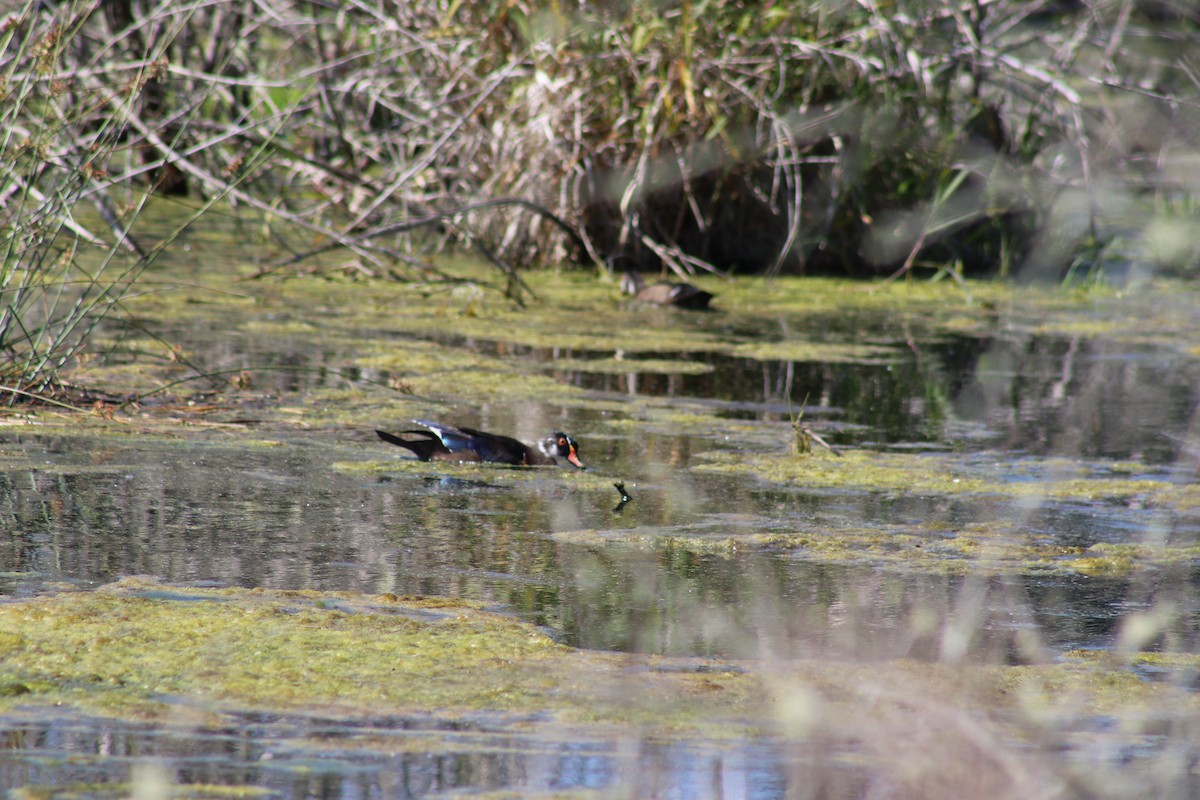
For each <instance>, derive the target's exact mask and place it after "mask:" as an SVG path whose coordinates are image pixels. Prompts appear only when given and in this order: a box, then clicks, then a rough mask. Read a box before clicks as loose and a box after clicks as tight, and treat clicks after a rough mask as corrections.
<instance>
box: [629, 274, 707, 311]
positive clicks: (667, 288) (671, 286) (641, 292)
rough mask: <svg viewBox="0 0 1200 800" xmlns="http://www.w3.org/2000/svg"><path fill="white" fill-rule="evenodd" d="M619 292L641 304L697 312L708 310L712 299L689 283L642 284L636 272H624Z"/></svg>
mask: <svg viewBox="0 0 1200 800" xmlns="http://www.w3.org/2000/svg"><path fill="white" fill-rule="evenodd" d="M621 291H623V292H625V294H631V295H633V297H634V299H635V300H640V301H641V302H643V303H654V304H655V305H659V306H676V307H678V308H687V309H690V310H692V311H699V310H702V309H705V308H708V302H709V301H710V300H712V299H713V296H712V294H711V293H710V292H706V291H704V290H703V289H698V288H696V287H695V286H692V285H691V284H690V283H676V282H671V283H668V282H665V281H664V282H662V283H652V284H650V285H649V286H647V285H645V283H643V282H642V276H641V274H640V273H637V272H626V273H625V274H624V276H623V277H622V278H621Z"/></svg>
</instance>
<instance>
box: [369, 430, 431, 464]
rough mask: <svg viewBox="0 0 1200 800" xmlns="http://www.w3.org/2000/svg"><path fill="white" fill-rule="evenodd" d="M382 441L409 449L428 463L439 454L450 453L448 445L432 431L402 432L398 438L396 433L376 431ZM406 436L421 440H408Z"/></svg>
mask: <svg viewBox="0 0 1200 800" xmlns="http://www.w3.org/2000/svg"><path fill="white" fill-rule="evenodd" d="M375 433H376V434H378V435H379V438H380V439H383V440H384V441H385V442H387V443H389V444H395V445H399V446H400V447H404V448H407V449H408V450H411V451H412V452H413V453H415V454H416V456H417V458H419V459H421V460H422V461H428V460H429V459H431V458H433V456H434V455H435V454H437V453H449V452H450V451H449V450H447V449H446V445H444V444H442V440H441V439H439V438H438V437H437V435H436V434H434V433H432V432H430V431H401V432H400V435H399V436H397V435H396V434H394V433H388V432H387V431H375ZM405 436H419V437H421V438H419V439H406V438H404V437H405Z"/></svg>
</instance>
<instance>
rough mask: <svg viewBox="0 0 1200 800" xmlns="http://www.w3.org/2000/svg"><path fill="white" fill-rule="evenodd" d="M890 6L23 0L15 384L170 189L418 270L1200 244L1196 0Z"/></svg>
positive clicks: (859, 265) (61, 334)
mask: <svg viewBox="0 0 1200 800" xmlns="http://www.w3.org/2000/svg"><path fill="white" fill-rule="evenodd" d="M886 10H887V13H886V14H885V13H882V11H881V10H880V9H877V8H875V7H874V5H873V4H871V3H806V2H800V1H799V0H781V2H776V3H773V4H771V5H770V6H769V7H765V8H764V7H760V6H758V5H751V6H746V5H744V4H740V3H734V2H730V1H729V0H700V1H691V0H678V1H677V2H661V3H649V2H628V3H586V2H583V3H573V4H564V3H548V4H547V3H538V2H533V1H532V0H488V1H487V2H480V3H457V2H435V1H434V0H427V1H423V2H416V3H383V2H381V3H362V2H359V3H349V4H334V5H323V4H317V3H304V2H290V1H289V0H269V1H268V2H249V0H204V1H203V2H200V1H196V2H188V3H182V4H180V3H168V4H161V3H155V2H151V1H150V0H112V2H107V3H104V4H101V5H99V6H96V5H95V4H90V3H82V2H74V3H71V2H68V3H62V4H57V5H56V4H46V3H37V2H32V1H31V2H27V3H25V4H24V5H23V6H21V7H19V8H18V9H17V10H16V11H14V12H11V13H9V14H7V15H6V16H4V17H3V18H0V31H2V34H0V37H2V38H0V78H2V80H3V81H4V83H3V92H4V100H5V102H4V103H3V104H2V106H0V118H2V119H3V122H4V127H3V131H2V132H0V148H2V149H0V156H2V158H0V199H2V200H3V203H2V204H0V205H2V207H3V209H4V210H3V212H2V218H3V231H4V239H3V244H4V251H3V252H4V262H3V269H4V278H3V290H4V298H5V303H6V309H7V310H6V311H5V312H4V313H3V326H2V328H0V334H2V335H0V346H2V349H3V352H4V354H5V363H6V366H5V368H4V379H5V383H6V385H9V386H10V387H12V388H15V389H17V390H18V391H22V392H23V391H29V392H34V393H38V392H44V391H46V390H48V389H49V387H50V386H51V384H52V383H53V379H52V378H50V379H49V380H48V379H47V377H48V376H50V375H52V374H53V373H54V371H55V370H56V369H58V368H61V367H62V366H63V365H65V364H67V363H70V361H71V359H72V358H74V357H75V356H77V355H78V353H79V349H80V347H81V346H82V343H83V342H84V341H86V338H87V334H88V332H89V331H90V330H91V329H92V327H93V326H94V325H95V324H96V323H97V322H98V321H99V320H102V319H103V318H104V317H105V315H106V314H109V313H111V312H112V310H113V308H114V307H115V306H114V304H115V303H116V302H117V298H118V296H119V294H120V293H121V291H122V290H123V289H122V287H126V288H127V287H128V285H129V283H130V281H133V280H136V279H137V277H138V276H139V275H140V274H141V271H142V270H144V269H145V267H146V264H147V260H146V259H147V258H148V257H150V256H152V255H153V252H154V249H155V248H156V247H159V248H161V247H162V246H164V244H165V242H164V241H162V240H161V239H160V240H159V241H155V242H146V243H144V244H139V243H140V237H139V236H138V235H137V231H136V230H135V229H136V227H137V226H136V217H137V213H138V209H139V208H140V203H141V202H142V200H141V198H143V197H144V196H145V193H146V192H151V193H156V194H162V195H171V196H174V197H177V198H186V199H187V201H188V202H191V203H192V205H193V207H194V208H196V209H202V208H203V207H204V205H205V204H206V203H211V202H213V201H214V200H215V199H217V198H225V199H226V200H227V204H228V211H229V213H235V214H236V213H241V212H242V211H251V212H253V213H254V214H255V216H256V217H257V218H260V219H261V218H264V217H265V218H266V220H267V223H268V230H269V233H270V235H271V237H272V239H273V241H274V242H275V244H276V245H277V246H278V247H279V248H280V251H281V253H280V258H279V260H278V262H277V264H278V265H279V266H283V265H286V266H288V267H289V268H290V269H297V268H305V266H304V260H305V258H306V256H308V255H311V254H312V253H314V252H317V251H319V250H321V249H326V248H329V247H340V248H344V249H345V251H346V252H347V253H348V254H349V256H350V263H351V264H352V266H353V267H354V269H355V270H357V271H358V272H359V273H360V274H369V275H379V276H398V277H401V278H424V277H428V276H430V275H433V274H436V272H437V270H435V269H434V266H433V264H432V263H431V262H430V261H429V259H428V258H426V256H427V254H429V253H430V252H434V251H437V250H439V249H441V248H443V247H446V246H450V245H453V246H472V247H476V248H478V249H479V250H480V251H481V252H483V253H484V254H485V255H487V256H488V257H489V258H491V259H493V260H494V261H495V262H496V263H497V264H499V265H501V266H502V267H503V268H504V269H505V272H506V274H507V276H508V284H509V288H510V289H511V290H513V291H520V280H519V277H518V273H517V272H516V268H517V267H519V266H524V265H528V264H537V263H561V262H562V261H563V260H570V261H573V262H575V263H582V264H604V263H611V262H612V261H613V260H615V259H616V258H617V257H625V258H628V259H632V261H633V263H634V264H636V265H638V266H640V267H642V268H662V269H671V270H674V271H675V272H678V273H681V274H688V273H693V272H695V271H697V270H712V271H734V270H741V271H767V272H772V273H776V272H812V271H822V272H838V273H842V274H851V275H871V274H893V275H901V274H908V273H911V272H913V271H915V270H918V269H922V268H935V269H938V270H941V271H943V272H948V273H949V274H952V275H955V276H957V275H960V274H979V273H998V274H1015V273H1018V272H1019V273H1020V274H1022V275H1023V276H1029V275H1034V276H1049V277H1051V278H1054V279H1059V278H1061V277H1062V276H1063V275H1065V274H1068V272H1070V274H1071V275H1073V276H1083V275H1088V274H1093V273H1094V272H1095V271H1096V270H1097V269H1098V268H1099V267H1105V266H1107V265H1109V264H1111V263H1113V262H1114V261H1116V260H1118V259H1119V260H1121V261H1123V262H1129V261H1133V262H1136V263H1145V264H1148V265H1150V266H1151V267H1154V268H1159V267H1161V266H1164V265H1165V266H1168V267H1170V268H1172V269H1178V270H1184V271H1187V270H1190V269H1191V268H1193V267H1194V266H1195V264H1196V262H1197V261H1198V260H1200V251H1198V249H1197V247H1196V246H1195V244H1194V242H1195V241H1196V240H1197V238H1198V237H1196V236H1195V235H1194V234H1195V229H1196V221H1195V215H1194V213H1191V212H1190V211H1189V210H1188V209H1192V208H1194V201H1193V200H1192V198H1193V197H1194V196H1195V195H1196V194H1197V193H1198V188H1200V187H1198V184H1200V177H1198V174H1197V172H1196V170H1195V169H1194V164H1195V163H1197V161H1198V158H1200V142H1198V141H1197V139H1200V124H1196V123H1197V109H1196V104H1195V103H1194V102H1192V101H1190V100H1189V99H1188V98H1189V97H1191V96H1193V95H1194V93H1195V91H1196V88H1197V78H1196V74H1197V72H1196V70H1195V69H1193V66H1192V65H1191V63H1190V53H1191V52H1192V51H1193V50H1194V49H1195V44H1196V33H1197V16H1196V14H1195V13H1194V11H1192V10H1190V9H1189V8H1188V7H1184V6H1171V5H1167V4H1162V3H1158V4H1149V3H1145V4H1143V3H1139V2H1134V1H1133V0H1130V2H1126V3H1121V4H1108V3H1099V2H1096V3H1073V4H1072V3H1051V2H1035V3H1015V2H986V3H985V2H977V1H975V0H971V1H970V2H964V3H948V2H934V3H931V2H926V1H925V0H899V1H898V2H894V3H890V4H888V6H887V9H886ZM506 199H508V200H512V201H513V202H495V201H503V200H506ZM85 208H86V209H88V210H89V214H90V217H91V218H93V219H94V218H95V216H97V214H96V213H95V212H94V211H92V209H95V211H98V212H99V214H98V215H99V217H100V218H101V219H104V220H107V222H105V223H102V224H97V223H95V222H91V223H87V224H85V223H84V222H83V219H84V215H82V214H80V213H77V212H78V211H80V210H82V209H85ZM563 222H565V223H566V224H567V226H568V227H569V228H571V229H573V230H574V231H576V232H577V233H578V234H579V235H578V236H572V235H569V234H566V233H564V226H563V225H562V224H561V223H563ZM84 248H86V249H88V251H89V252H90V253H91V254H92V255H94V254H95V253H97V252H99V253H103V254H105V255H104V256H103V257H102V258H101V259H100V265H99V266H97V267H95V268H94V269H92V270H90V271H86V270H85V271H81V269H80V264H81V263H82V262H81V260H80V258H79V254H80V252H81V251H82V249H84ZM297 265H299V266H297Z"/></svg>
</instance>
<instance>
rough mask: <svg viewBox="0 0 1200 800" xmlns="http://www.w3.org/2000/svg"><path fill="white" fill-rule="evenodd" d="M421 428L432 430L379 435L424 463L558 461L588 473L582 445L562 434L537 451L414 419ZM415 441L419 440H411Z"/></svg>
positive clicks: (504, 439)
mask: <svg viewBox="0 0 1200 800" xmlns="http://www.w3.org/2000/svg"><path fill="white" fill-rule="evenodd" d="M413 422H415V423H417V424H418V425H424V426H425V427H426V428H428V429H429V430H425V431H401V432H400V433H399V434H398V435H397V434H393V433H388V432H387V431H375V433H377V434H379V438H380V439H383V440H384V441H385V442H391V443H392V444H396V445H400V446H401V447H406V448H408V449H409V450H411V451H413V452H414V453H416V454H417V458H419V459H421V460H422V461H492V462H495V463H498V464H517V465H523V466H537V465H541V464H557V463H558V461H557V459H560V458H565V459H566V460H567V461H568V462H570V463H571V464H573V465H574V466H576V467H578V468H579V469H584V468H585V467H584V466H583V462H582V461H580V460H579V443H578V442H576V441H575V439H574V438H573V437H571V436H568V435H567V434H565V433H563V432H562V431H555V432H554V433H552V434H550V435H549V436H547V437H546V438H545V439H542V440H541V441H540V442H538V446H537V448H533V447H530V446H529V445H527V444H525V443H524V442H522V441H520V440H518V439H514V438H512V437H511V436H501V435H499V434H495V433H485V432H484V431H477V430H475V429H474V428H457V427H455V426H453V425H442V424H441V423H438V422H428V421H426V420H423V419H414V420H413ZM409 437H415V438H409Z"/></svg>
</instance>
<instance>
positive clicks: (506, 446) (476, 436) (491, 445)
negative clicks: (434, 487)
mask: <svg viewBox="0 0 1200 800" xmlns="http://www.w3.org/2000/svg"><path fill="white" fill-rule="evenodd" d="M457 430H458V432H459V433H464V434H466V435H467V436H468V437H469V442H468V446H469V448H470V449H471V450H473V451H475V452H476V453H478V454H479V460H480V461H494V462H496V463H497V464H528V463H530V460H529V448H528V447H526V446H525V443H524V442H521V441H519V440H517V439H514V438H512V437H511V436H501V435H499V434H496V433H488V432H486V431H477V430H475V429H474V428H458V429H457ZM442 441H445V439H444V438H443V440H442ZM447 446H449V445H447ZM451 449H453V448H451Z"/></svg>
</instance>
